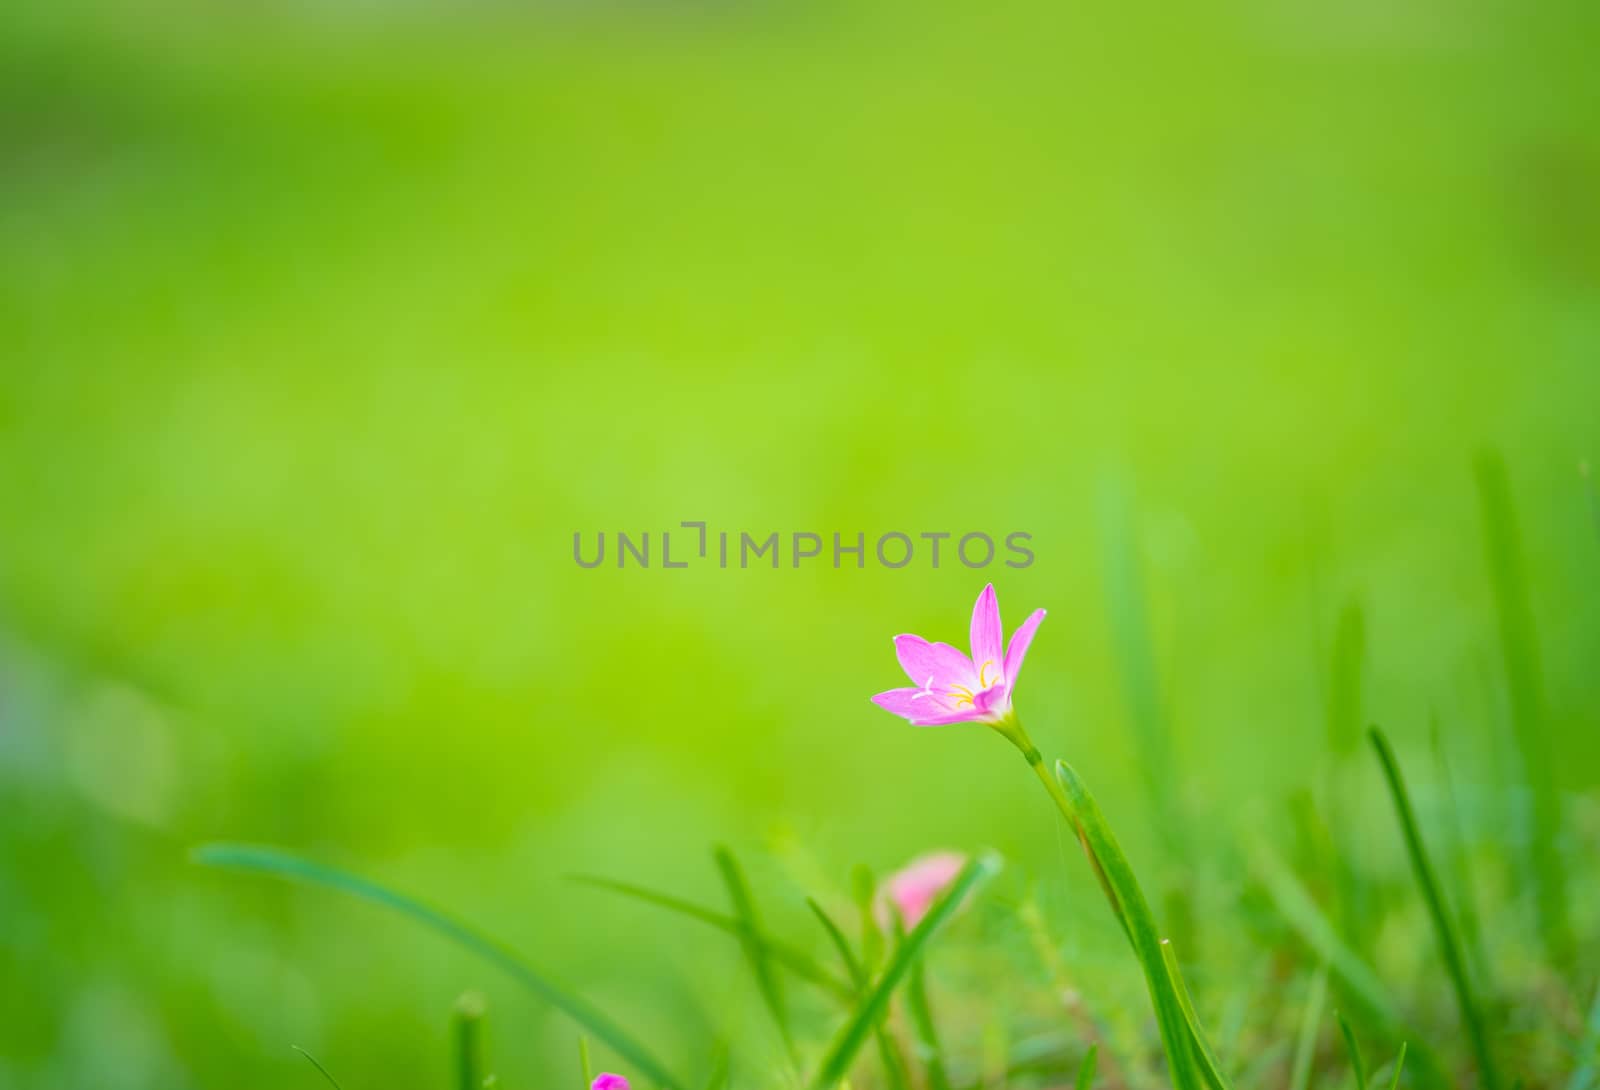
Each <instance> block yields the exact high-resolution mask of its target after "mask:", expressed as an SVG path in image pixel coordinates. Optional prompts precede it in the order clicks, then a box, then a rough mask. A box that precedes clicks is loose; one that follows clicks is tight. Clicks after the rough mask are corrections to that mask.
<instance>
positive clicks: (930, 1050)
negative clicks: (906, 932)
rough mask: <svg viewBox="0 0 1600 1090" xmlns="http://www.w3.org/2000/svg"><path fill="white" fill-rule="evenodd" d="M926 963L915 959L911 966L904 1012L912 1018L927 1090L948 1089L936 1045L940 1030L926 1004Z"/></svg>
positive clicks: (930, 1009)
mask: <svg viewBox="0 0 1600 1090" xmlns="http://www.w3.org/2000/svg"><path fill="white" fill-rule="evenodd" d="M926 966H927V961H926V960H925V959H923V958H917V959H916V960H915V961H913V962H912V963H911V973H910V978H909V979H908V980H907V981H906V1011H907V1013H909V1014H910V1015H911V1029H912V1032H913V1033H915V1034H916V1038H917V1055H918V1056H919V1057H920V1058H921V1060H922V1070H923V1073H924V1076H925V1078H926V1086H927V1090H950V1076H949V1075H947V1074H946V1073H945V1069H944V1049H943V1047H942V1046H941V1045H940V1044H939V1028H938V1025H937V1024H936V1023H935V1022H934V1020H933V1007H932V1006H931V1005H930V1004H929V1003H928V978H927V972H926Z"/></svg>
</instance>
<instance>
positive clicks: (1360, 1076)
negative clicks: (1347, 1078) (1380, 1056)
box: [1333, 1011, 1367, 1090]
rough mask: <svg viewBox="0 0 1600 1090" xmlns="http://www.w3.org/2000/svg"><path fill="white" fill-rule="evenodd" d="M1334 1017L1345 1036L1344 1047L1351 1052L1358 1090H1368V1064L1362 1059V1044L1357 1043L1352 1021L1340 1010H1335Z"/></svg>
mask: <svg viewBox="0 0 1600 1090" xmlns="http://www.w3.org/2000/svg"><path fill="white" fill-rule="evenodd" d="M1333 1017H1334V1018H1335V1019H1336V1020H1337V1021H1338V1023H1339V1035H1340V1036H1341V1037H1343V1038H1344V1049H1345V1051H1346V1052H1348V1053H1349V1054H1350V1070H1351V1072H1352V1073H1353V1074H1354V1075H1355V1077H1356V1090H1367V1065H1366V1063H1365V1062H1364V1061H1363V1060H1362V1059H1361V1046H1360V1045H1358V1044H1356V1035H1355V1033H1354V1032H1352V1031H1351V1029H1350V1023H1349V1022H1348V1021H1346V1019H1345V1016H1344V1014H1343V1013H1341V1012H1340V1011H1334V1012H1333Z"/></svg>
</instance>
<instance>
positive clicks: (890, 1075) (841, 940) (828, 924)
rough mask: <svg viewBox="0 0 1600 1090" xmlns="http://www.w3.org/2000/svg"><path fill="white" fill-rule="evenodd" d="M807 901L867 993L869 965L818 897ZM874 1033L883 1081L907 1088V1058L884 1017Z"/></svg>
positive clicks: (853, 977)
mask: <svg viewBox="0 0 1600 1090" xmlns="http://www.w3.org/2000/svg"><path fill="white" fill-rule="evenodd" d="M806 904H807V905H808V906H810V908H811V913H812V915H814V916H816V918H817V921H818V922H819V923H821V924H822V929H823V930H824V931H825V932H827V935H828V938H829V939H830V940H831V941H832V942H833V946H834V949H836V950H838V951H839V960H841V961H843V962H844V967H845V971H846V972H848V973H849V974H850V979H851V980H852V981H853V982H854V983H855V986H856V993H857V995H865V994H866V990H867V984H868V983H869V981H868V979H867V970H866V967H865V966H863V965H862V964H861V960H860V959H859V958H857V957H856V953H855V951H854V950H852V949H850V940H849V939H847V938H845V934H844V932H843V931H842V930H840V928H839V925H838V924H836V923H834V922H833V917H832V916H830V915H828V912H827V910H826V909H824V908H823V907H822V905H820V904H818V903H817V901H816V899H815V898H812V897H807V898H806ZM872 1033H873V1036H874V1037H875V1038H876V1039H877V1042H878V1060H879V1062H880V1063H881V1064H883V1079H884V1083H885V1084H886V1085H887V1086H888V1087H889V1090H905V1087H907V1086H908V1085H909V1084H910V1080H909V1078H908V1077H907V1075H906V1065H905V1061H904V1060H903V1059H901V1057H900V1050H899V1048H898V1047H896V1045H895V1042H894V1039H893V1038H892V1037H890V1036H889V1033H888V1031H887V1030H885V1029H884V1026H883V1021H882V1020H881V1019H880V1020H879V1022H878V1024H877V1025H876V1026H874V1027H872Z"/></svg>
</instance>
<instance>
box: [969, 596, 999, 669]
mask: <svg viewBox="0 0 1600 1090" xmlns="http://www.w3.org/2000/svg"><path fill="white" fill-rule="evenodd" d="M1004 658H1005V633H1004V632H1003V631H1002V630H1001V628H1000V600H999V599H998V598H996V597H995V593H994V584H993V583H990V584H989V585H988V586H986V587H984V588H983V592H982V593H981V594H979V595H978V600H977V601H976V602H974V603H973V605H972V664H973V666H974V667H975V668H976V669H977V671H978V673H979V674H980V675H981V676H980V677H979V681H980V683H990V682H992V681H993V680H994V679H995V678H996V677H997V676H998V675H999V672H1000V669H1001V665H1002V660H1003V659H1004ZM985 666H987V667H988V670H987V671H985V670H984V667H985Z"/></svg>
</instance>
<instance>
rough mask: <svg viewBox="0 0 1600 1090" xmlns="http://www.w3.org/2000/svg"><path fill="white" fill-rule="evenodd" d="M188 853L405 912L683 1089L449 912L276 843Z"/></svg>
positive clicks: (614, 1029)
mask: <svg viewBox="0 0 1600 1090" xmlns="http://www.w3.org/2000/svg"><path fill="white" fill-rule="evenodd" d="M192 858H193V859H194V861H195V862H196V863H199V864H201V865H202V866H207V867H219V868H226V869H230V870H242V871H253V872H255V873H258V874H270V875H272V876H274V877H277V878H282V879H285V880H287V881H291V882H300V883H303V884H305V885H313V886H323V887H326V888H328V889H334V890H338V891H339V892H341V893H348V894H350V895H352V896H354V897H358V898H360V899H362V900H364V901H369V902H371V903H372V904H376V905H382V906H383V907H384V908H388V909H392V910H393V911H395V912H398V913H400V914H401V915H403V916H409V917H410V918H411V919H413V920H415V921H417V922H418V923H421V924H423V925H425V926H427V927H429V928H431V929H432V930H433V931H434V932H436V933H437V934H439V935H442V936H444V937H445V938H447V939H450V940H451V941H452V942H454V943H455V944H456V945H458V946H461V947H463V948H464V949H467V950H470V951H472V952H473V953H475V954H477V955H478V956H479V957H482V958H483V959H484V960H486V961H489V962H491V963H492V964H494V965H496V966H497V967H499V968H500V969H501V970H502V971H504V972H505V973H506V974H507V975H508V976H510V977H511V978H512V979H513V980H515V981H516V982H517V983H519V984H521V985H522V986H523V987H524V988H526V989H527V990H528V991H530V992H532V993H533V994H534V995H536V996H538V997H539V998H541V999H543V1000H544V1001H545V1002H547V1003H549V1004H550V1005H551V1006H553V1007H555V1008H557V1009H558V1010H561V1011H563V1012H564V1013H565V1014H566V1015H567V1016H568V1017H569V1018H571V1019H572V1020H573V1021H574V1022H576V1023H578V1024H579V1025H580V1026H583V1027H584V1028H585V1029H587V1030H588V1031H589V1032H590V1033H593V1034H594V1035H595V1036H596V1037H598V1038H600V1040H602V1041H604V1042H605V1043H606V1044H608V1045H610V1046H611V1047H612V1048H613V1049H615V1050H616V1052H617V1054H618V1055H619V1056H621V1057H623V1058H624V1059H626V1060H627V1061H628V1062H629V1063H631V1064H633V1066H634V1067H635V1068H637V1069H638V1070H639V1072H640V1073H641V1074H643V1075H644V1076H645V1077H646V1078H648V1079H650V1080H652V1081H653V1082H656V1083H659V1084H660V1085H661V1086H662V1087H664V1088H665V1090H684V1084H683V1083H682V1082H681V1081H679V1080H678V1079H677V1078H675V1077H674V1076H673V1075H672V1074H671V1072H669V1071H668V1070H667V1068H666V1067H665V1066H664V1065H663V1064H662V1063H661V1061H660V1060H657V1059H656V1058H655V1056H654V1055H652V1054H651V1053H650V1051H649V1049H647V1048H645V1047H644V1046H643V1045H642V1044H640V1043H639V1042H638V1041H636V1040H634V1039H633V1037H631V1036H630V1035H629V1034H628V1032H627V1031H626V1030H624V1029H623V1028H622V1027H621V1026H619V1025H617V1024H616V1023H615V1022H613V1021H612V1020H611V1019H610V1018H609V1017H607V1016H606V1015H605V1014H604V1013H602V1012H601V1011H600V1010H598V1009H597V1008H595V1007H593V1006H591V1005H590V1004H589V1002H588V1001H587V1000H585V999H583V998H581V997H580V996H578V995H575V994H574V993H572V992H569V991H567V990H566V989H565V988H563V987H561V986H560V985H557V984H555V983H553V982H551V981H550V980H548V979H547V978H546V977H545V976H544V975H543V974H542V973H540V972H538V971H537V970H535V969H534V968H533V967H532V966H530V965H529V964H528V963H527V962H525V961H523V960H522V958H521V957H520V956H519V955H518V954H516V953H515V952H514V951H512V950H511V949H510V948H508V947H506V946H503V945H502V944H500V943H499V942H496V941H495V940H494V939H491V938H489V937H487V936H485V935H482V934H479V933H478V932H477V931H475V930H473V929H472V928H471V927H469V926H468V925H467V924H465V923H462V922H461V921H460V920H457V919H455V918H453V917H451V916H447V915H446V914H444V913H443V912H440V911H439V910H438V909H435V908H431V907H429V906H428V905H425V904H423V903H422V902H421V901H418V900H415V899H413V898H411V897H407V896H406V895H405V894H403V893H396V892H395V891H394V890H391V889H389V888H387V887H385V886H381V885H379V884H378V883H376V882H372V881H369V880H367V879H365V878H360V877H357V876H356V875H354V874H350V873H348V872H346V871H342V870H338V869H337V868H334V867H328V866H324V865H322V864H321V863H313V862H311V861H310V860H306V859H301V858H300V857H299V856H295V855H290V854H289V853H288V852H283V851H279V850H277V849H276V848H263V847H257V846H253V845H247V844H206V845H202V846H201V847H199V848H197V849H195V851H194V853H193V856H192Z"/></svg>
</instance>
